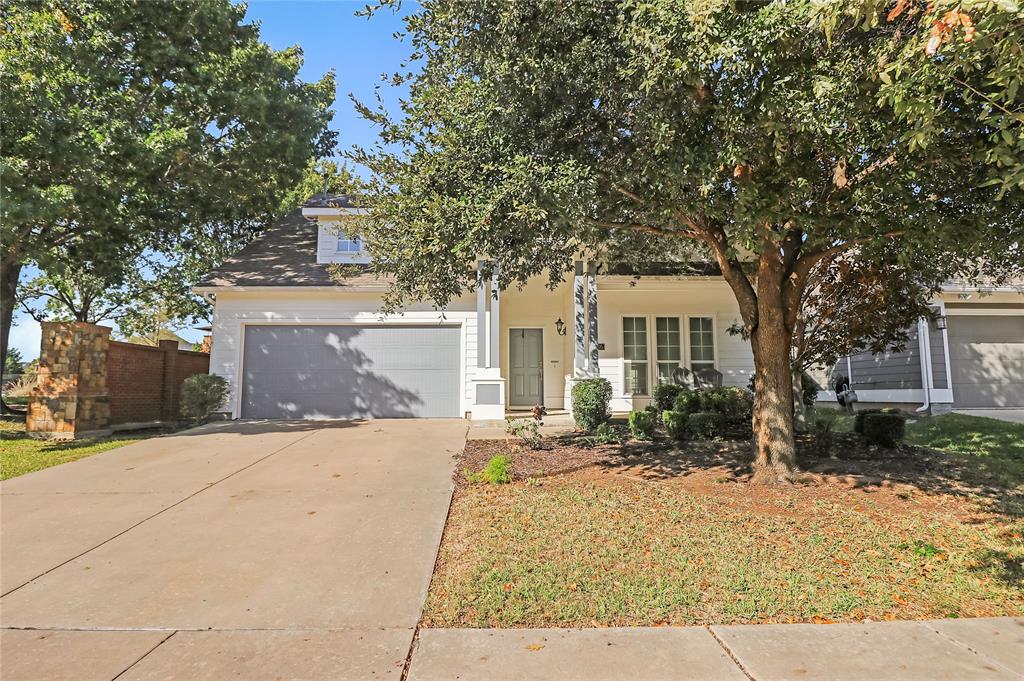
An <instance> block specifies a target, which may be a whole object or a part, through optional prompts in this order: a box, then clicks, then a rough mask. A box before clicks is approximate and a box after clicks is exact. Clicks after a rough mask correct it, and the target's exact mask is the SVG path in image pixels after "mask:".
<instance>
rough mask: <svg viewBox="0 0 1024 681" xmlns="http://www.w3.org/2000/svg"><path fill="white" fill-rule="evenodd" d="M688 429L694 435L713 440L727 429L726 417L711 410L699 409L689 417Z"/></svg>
mask: <svg viewBox="0 0 1024 681" xmlns="http://www.w3.org/2000/svg"><path fill="white" fill-rule="evenodd" d="M686 430H687V432H688V433H689V434H690V435H692V436H693V437H696V438H700V439H702V440H712V439H714V438H716V437H720V436H721V435H722V434H723V432H724V431H725V417H724V416H722V415H721V414H718V413H715V412H711V411H699V412H697V413H696V414H690V416H689V417H688V418H687V424H686Z"/></svg>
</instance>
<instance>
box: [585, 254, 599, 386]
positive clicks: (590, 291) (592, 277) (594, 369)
mask: <svg viewBox="0 0 1024 681" xmlns="http://www.w3.org/2000/svg"><path fill="white" fill-rule="evenodd" d="M587 351H588V357H587V371H588V372H589V373H590V374H591V375H592V376H597V375H598V374H599V373H600V372H599V371H598V364H597V359H598V353H597V263H595V262H594V261H593V260H591V261H589V262H588V263H587Z"/></svg>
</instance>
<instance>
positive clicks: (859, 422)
mask: <svg viewBox="0 0 1024 681" xmlns="http://www.w3.org/2000/svg"><path fill="white" fill-rule="evenodd" d="M899 413H900V410H899V409H896V408H895V407H885V408H884V409H863V410H861V411H858V412H856V413H854V415H853V432H855V433H858V434H860V435H863V434H864V417H865V416H869V415H870V414H899Z"/></svg>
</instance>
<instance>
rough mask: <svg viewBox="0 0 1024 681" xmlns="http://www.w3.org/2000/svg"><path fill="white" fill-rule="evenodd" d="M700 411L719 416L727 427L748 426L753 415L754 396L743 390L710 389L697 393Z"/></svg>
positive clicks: (731, 388) (729, 388) (732, 388)
mask: <svg viewBox="0 0 1024 681" xmlns="http://www.w3.org/2000/svg"><path fill="white" fill-rule="evenodd" d="M698 395H699V397H700V410H701V411H707V412H713V413H716V414H721V415H722V416H723V417H725V420H726V421H727V422H728V423H729V425H735V426H740V425H744V424H749V423H750V419H751V418H752V417H753V415H754V395H753V393H751V392H750V391H749V390H744V389H743V388H736V387H728V388H711V389H708V390H700V391H698Z"/></svg>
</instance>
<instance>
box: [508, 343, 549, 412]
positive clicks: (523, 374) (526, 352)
mask: <svg viewBox="0 0 1024 681" xmlns="http://www.w3.org/2000/svg"><path fill="white" fill-rule="evenodd" d="M508 357H509V395H508V404H509V406H510V407H532V406H534V405H537V404H543V403H544V330H543V329H509V330H508Z"/></svg>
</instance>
